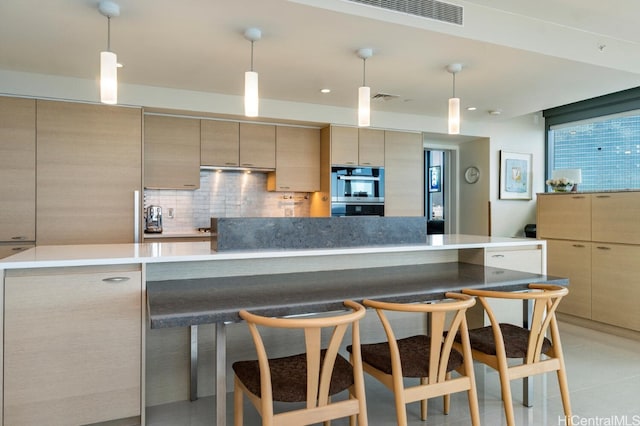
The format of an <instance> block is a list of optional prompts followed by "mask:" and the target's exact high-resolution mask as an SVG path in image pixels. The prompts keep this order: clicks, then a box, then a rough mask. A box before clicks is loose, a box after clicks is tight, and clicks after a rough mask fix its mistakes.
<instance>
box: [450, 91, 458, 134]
mask: <svg viewBox="0 0 640 426" xmlns="http://www.w3.org/2000/svg"><path fill="white" fill-rule="evenodd" d="M459 133H460V98H449V134H450V135H457V134H459Z"/></svg>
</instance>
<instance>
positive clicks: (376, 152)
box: [358, 129, 384, 167]
mask: <svg viewBox="0 0 640 426" xmlns="http://www.w3.org/2000/svg"><path fill="white" fill-rule="evenodd" d="M358 163H359V164H360V165H361V166H375V167H384V130H376V129H358Z"/></svg>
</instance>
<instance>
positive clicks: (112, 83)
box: [98, 1, 120, 105]
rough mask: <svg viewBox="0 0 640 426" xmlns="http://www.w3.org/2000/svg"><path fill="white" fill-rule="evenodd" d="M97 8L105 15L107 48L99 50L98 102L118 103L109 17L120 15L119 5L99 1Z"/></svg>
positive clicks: (116, 74) (115, 65)
mask: <svg viewBox="0 0 640 426" xmlns="http://www.w3.org/2000/svg"><path fill="white" fill-rule="evenodd" d="M98 10H99V11H100V13H101V14H102V15H103V16H106V17H107V50H105V51H102V52H100V102H102V103H104V104H110V105H114V104H117V103H118V57H117V56H116V54H115V53H113V52H112V51H111V18H112V17H113V16H120V6H118V4H116V3H114V2H112V1H101V2H100V3H98Z"/></svg>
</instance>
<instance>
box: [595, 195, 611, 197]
mask: <svg viewBox="0 0 640 426" xmlns="http://www.w3.org/2000/svg"><path fill="white" fill-rule="evenodd" d="M596 198H611V195H596Z"/></svg>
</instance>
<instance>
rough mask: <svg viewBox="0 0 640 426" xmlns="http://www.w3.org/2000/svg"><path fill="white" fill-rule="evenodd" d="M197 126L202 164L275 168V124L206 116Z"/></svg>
mask: <svg viewBox="0 0 640 426" xmlns="http://www.w3.org/2000/svg"><path fill="white" fill-rule="evenodd" d="M200 126H201V140H200V164H201V165H202V166H214V167H242V168H256V169H274V168H275V167H276V126H274V125H271V124H256V123H240V122H237V121H217V120H205V119H203V120H202V121H201V124H200Z"/></svg>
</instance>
